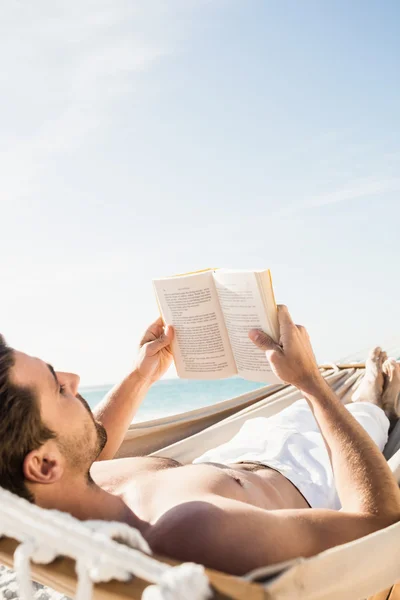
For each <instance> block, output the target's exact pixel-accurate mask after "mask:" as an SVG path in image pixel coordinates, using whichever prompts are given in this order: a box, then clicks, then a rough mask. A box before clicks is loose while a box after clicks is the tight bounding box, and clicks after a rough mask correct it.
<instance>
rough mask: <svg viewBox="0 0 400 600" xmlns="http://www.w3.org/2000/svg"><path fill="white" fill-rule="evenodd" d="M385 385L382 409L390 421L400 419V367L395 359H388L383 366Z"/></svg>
mask: <svg viewBox="0 0 400 600" xmlns="http://www.w3.org/2000/svg"><path fill="white" fill-rule="evenodd" d="M382 370H383V372H384V374H385V378H386V381H385V385H384V390H383V394H382V408H383V410H384V411H385V413H386V415H387V416H388V417H389V419H398V418H399V417H400V397H399V394H400V365H398V364H397V362H396V359H395V358H388V359H387V360H386V361H385V362H384V363H383V366H382Z"/></svg>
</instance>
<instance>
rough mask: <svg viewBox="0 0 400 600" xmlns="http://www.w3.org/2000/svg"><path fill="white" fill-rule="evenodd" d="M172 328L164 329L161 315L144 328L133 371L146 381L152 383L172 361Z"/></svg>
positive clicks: (168, 326) (164, 371) (169, 326)
mask: <svg viewBox="0 0 400 600" xmlns="http://www.w3.org/2000/svg"><path fill="white" fill-rule="evenodd" d="M173 336H174V332H173V328H172V326H171V325H167V326H166V327H165V329H164V324H163V320H162V318H161V317H159V318H158V319H157V321H154V323H152V325H150V327H148V328H147V329H146V332H145V334H144V336H143V337H142V339H141V341H140V344H139V356H138V358H137V361H136V365H135V371H136V372H137V373H138V375H139V376H140V377H141V378H142V379H143V380H145V381H146V382H147V383H149V384H152V383H154V382H155V381H157V380H158V379H160V377H162V376H163V375H164V373H166V371H167V370H168V368H169V366H170V365H171V362H172V352H171V342H172V338H173Z"/></svg>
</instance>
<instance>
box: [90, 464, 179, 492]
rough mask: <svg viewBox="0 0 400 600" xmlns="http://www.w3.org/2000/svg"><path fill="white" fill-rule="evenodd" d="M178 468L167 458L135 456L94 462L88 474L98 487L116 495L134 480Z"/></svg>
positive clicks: (177, 465)
mask: <svg viewBox="0 0 400 600" xmlns="http://www.w3.org/2000/svg"><path fill="white" fill-rule="evenodd" d="M179 466H181V465H180V463H178V462H177V461H174V460H172V459H169V458H159V457H151V456H135V457H131V458H117V459H113V460H104V461H98V462H95V463H93V465H92V468H91V469H90V474H91V476H92V478H93V480H94V482H95V483H96V484H97V485H98V486H99V487H101V488H103V489H105V490H107V491H109V492H111V493H116V492H118V491H119V490H120V489H121V488H124V487H126V485H129V483H131V482H133V481H135V480H136V481H137V480H138V479H141V478H145V477H146V476H148V475H150V474H152V473H153V474H154V473H155V472H157V471H160V470H165V469H170V468H175V467H179Z"/></svg>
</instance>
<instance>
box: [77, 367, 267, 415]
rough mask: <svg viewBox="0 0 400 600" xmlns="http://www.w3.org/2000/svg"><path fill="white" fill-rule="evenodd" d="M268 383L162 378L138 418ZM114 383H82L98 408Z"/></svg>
mask: <svg viewBox="0 0 400 600" xmlns="http://www.w3.org/2000/svg"><path fill="white" fill-rule="evenodd" d="M264 385H266V384H260V383H254V382H252V381H246V380H245V379H241V378H240V377H232V378H230V379H220V380H217V381H198V380H189V379H162V380H161V381H158V382H157V383H155V384H154V385H153V386H152V387H151V389H150V391H149V393H148V394H147V396H146V398H145V399H144V401H143V404H142V405H141V407H140V408H139V411H138V412H137V414H136V416H135V421H136V422H138V421H148V420H151V419H156V418H158V417H165V416H167V415H173V414H178V413H181V412H186V411H188V410H194V409H196V408H201V407H203V406H209V405H211V404H215V403H216V402H221V401H222V400H228V399H229V398H233V397H235V396H239V395H240V394H244V393H246V392H250V391H251V390H255V389H258V388H260V387H263V386H264ZM111 388H112V385H102V386H92V387H84V386H82V387H81V388H80V390H79V392H80V394H81V395H82V396H83V397H84V398H85V400H87V402H88V403H89V404H90V407H91V408H94V407H95V406H96V405H97V404H98V403H99V402H100V400H101V399H102V398H103V397H104V395H105V394H106V393H107V392H109V391H110V389H111Z"/></svg>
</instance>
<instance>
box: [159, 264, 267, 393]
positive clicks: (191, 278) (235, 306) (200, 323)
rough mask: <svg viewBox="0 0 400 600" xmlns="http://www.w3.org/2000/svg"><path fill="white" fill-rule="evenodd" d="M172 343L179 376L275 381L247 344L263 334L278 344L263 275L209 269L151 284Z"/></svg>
mask: <svg viewBox="0 0 400 600" xmlns="http://www.w3.org/2000/svg"><path fill="white" fill-rule="evenodd" d="M153 284H154V288H155V292H156V296H157V301H158V305H159V307H160V311H161V315H162V317H163V319H164V322H165V323H168V324H170V325H173V326H174V329H175V336H174V341H173V344H172V352H173V355H174V360H175V366H176V370H177V373H178V376H179V377H182V378H185V379H222V378H224V377H231V376H233V375H237V374H238V375H240V376H241V377H243V378H245V379H250V380H252V381H260V382H263V381H265V382H267V383H275V382H278V381H279V379H278V378H277V377H276V376H275V375H274V374H273V373H272V371H271V367H270V365H269V363H268V360H267V359H266V356H265V353H264V352H262V351H261V350H259V349H258V348H257V346H255V345H254V344H253V342H252V341H251V340H250V339H249V337H248V333H249V331H250V329H253V328H258V329H263V330H264V331H265V332H266V333H268V335H270V336H271V337H272V338H273V339H274V340H275V341H278V340H279V324H278V315H277V308H276V303H275V298H274V292H273V288H272V280H271V274H270V272H269V271H268V270H267V271H231V270H225V269H207V270H205V271H198V272H197V273H189V274H187V275H178V276H176V277H168V278H164V279H155V280H154V281H153Z"/></svg>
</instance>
